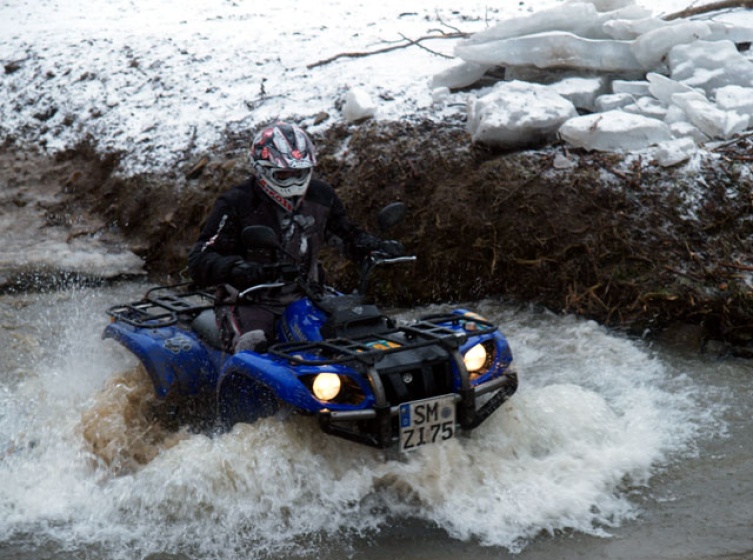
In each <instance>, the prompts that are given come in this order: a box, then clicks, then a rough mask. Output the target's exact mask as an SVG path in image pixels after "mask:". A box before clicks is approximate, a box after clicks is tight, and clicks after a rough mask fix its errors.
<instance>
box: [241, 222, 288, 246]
mask: <svg viewBox="0 0 753 560" xmlns="http://www.w3.org/2000/svg"><path fill="white" fill-rule="evenodd" d="M241 239H242V240H243V245H245V246H246V249H279V248H280V242H279V241H278V240H277V236H276V235H275V232H274V231H272V228H270V227H267V226H248V227H246V228H243V232H242V233H241Z"/></svg>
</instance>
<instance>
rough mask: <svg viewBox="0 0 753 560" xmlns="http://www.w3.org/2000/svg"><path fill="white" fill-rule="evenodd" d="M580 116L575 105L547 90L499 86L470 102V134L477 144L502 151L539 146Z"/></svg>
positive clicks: (508, 84)
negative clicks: (564, 123) (563, 125)
mask: <svg viewBox="0 0 753 560" xmlns="http://www.w3.org/2000/svg"><path fill="white" fill-rule="evenodd" d="M577 114H578V113H577V111H576V110H575V107H574V106H573V104H572V103H571V102H570V101H568V100H567V99H565V98H564V97H562V96H561V95H558V94H557V93H556V92H555V91H553V90H551V89H549V88H548V87H547V86H542V85H539V84H528V83H525V82H518V81H514V82H500V83H498V84H495V85H494V87H493V88H492V89H491V91H489V93H487V94H485V95H483V96H481V97H478V98H471V99H470V100H469V102H468V131H469V132H470V133H471V137H472V139H473V141H474V142H482V143H485V144H490V145H494V146H497V147H500V148H503V149H512V148H519V147H526V146H531V145H536V144H539V143H541V142H544V141H547V140H549V139H551V137H553V136H554V134H555V133H556V132H557V129H558V128H559V127H560V125H562V123H563V122H565V121H566V120H567V119H570V118H572V117H574V116H576V115H577Z"/></svg>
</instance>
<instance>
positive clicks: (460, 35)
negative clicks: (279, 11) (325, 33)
mask: <svg viewBox="0 0 753 560" xmlns="http://www.w3.org/2000/svg"><path fill="white" fill-rule="evenodd" d="M752 1H753V0H752ZM465 37H468V33H460V32H457V33H442V34H440V35H424V36H423V37H419V38H418V39H408V38H407V37H405V36H403V42H401V43H400V44H397V45H391V46H389V47H383V48H381V49H376V50H373V51H363V52H346V53H340V54H336V55H334V56H331V57H329V58H325V59H323V60H318V61H316V62H313V63H311V64H307V65H306V68H308V69H309V70H310V69H312V68H316V67H318V66H324V65H326V64H329V63H330V62H334V61H335V60H338V59H340V58H363V57H366V56H371V55H373V54H381V53H386V52H390V51H396V50H398V49H404V48H407V47H410V46H413V45H415V46H417V47H421V48H423V49H426V50H427V51H429V52H430V53H432V54H436V55H438V56H445V57H446V56H447V55H445V54H441V53H438V52H434V51H432V50H430V49H427V48H426V47H424V46H423V45H421V44H420V43H421V42H422V41H428V40H431V39H463V38H465Z"/></svg>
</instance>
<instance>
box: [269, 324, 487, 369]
mask: <svg viewBox="0 0 753 560" xmlns="http://www.w3.org/2000/svg"><path fill="white" fill-rule="evenodd" d="M451 327H455V328H451ZM458 328H461V329H462V330H456V329H458ZM496 329H497V327H496V326H495V325H494V324H492V323H490V322H488V321H485V320H482V319H477V318H469V317H466V316H464V315H460V314H458V313H447V314H441V315H431V316H428V317H423V318H422V319H420V320H419V321H417V322H415V323H410V324H407V325H401V326H399V327H395V328H394V329H392V330H390V331H387V332H381V333H378V334H374V335H368V336H362V337H353V338H334V339H330V340H321V341H314V342H281V343H278V344H275V345H274V346H272V347H271V348H270V349H269V353H270V354H273V355H275V356H277V357H279V358H283V359H285V360H289V361H290V362H292V363H294V364H298V365H314V366H322V365H327V364H342V363H346V362H353V361H357V362H361V363H363V364H366V365H373V364H375V363H376V362H378V361H379V360H381V359H382V357H384V356H385V355H387V354H394V353H398V352H406V351H410V350H415V349H416V348H421V347H425V346H432V345H435V344H439V345H441V346H443V347H444V348H445V349H447V350H448V351H451V350H456V349H457V348H459V347H460V345H461V344H463V343H464V342H465V341H466V340H467V339H468V336H469V335H483V334H489V333H492V332H494V331H495V330H496Z"/></svg>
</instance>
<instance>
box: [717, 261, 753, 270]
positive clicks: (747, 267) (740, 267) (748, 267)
mask: <svg viewBox="0 0 753 560" xmlns="http://www.w3.org/2000/svg"><path fill="white" fill-rule="evenodd" d="M719 266H724V267H727V268H736V269H738V270H751V271H753V266H751V265H747V264H738V263H719Z"/></svg>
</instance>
